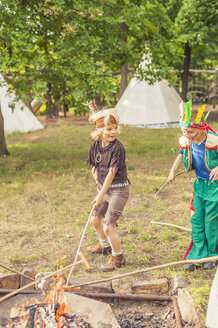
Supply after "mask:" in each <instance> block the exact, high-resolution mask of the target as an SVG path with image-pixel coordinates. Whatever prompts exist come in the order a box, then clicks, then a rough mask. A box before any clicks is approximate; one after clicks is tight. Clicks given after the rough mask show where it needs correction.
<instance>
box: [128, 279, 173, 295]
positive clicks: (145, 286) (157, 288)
mask: <svg viewBox="0 0 218 328" xmlns="http://www.w3.org/2000/svg"><path fill="white" fill-rule="evenodd" d="M168 289H169V287H168V280H167V279H166V278H162V279H153V280H145V281H138V282H137V283H135V284H134V285H132V290H133V293H134V294H165V293H167V292H168Z"/></svg>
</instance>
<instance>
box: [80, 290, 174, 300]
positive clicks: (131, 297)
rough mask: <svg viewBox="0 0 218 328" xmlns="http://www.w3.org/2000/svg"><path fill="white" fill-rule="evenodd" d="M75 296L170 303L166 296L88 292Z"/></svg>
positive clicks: (170, 298) (168, 297) (169, 297)
mask: <svg viewBox="0 0 218 328" xmlns="http://www.w3.org/2000/svg"><path fill="white" fill-rule="evenodd" d="M75 294H77V295H80V296H85V297H91V298H92V297H93V298H100V299H103V298H114V299H121V300H132V301H172V297H171V296H167V295H152V294H148V295H146V294H145V295H142V294H114V293H90V292H84V293H83V292H76V293H75Z"/></svg>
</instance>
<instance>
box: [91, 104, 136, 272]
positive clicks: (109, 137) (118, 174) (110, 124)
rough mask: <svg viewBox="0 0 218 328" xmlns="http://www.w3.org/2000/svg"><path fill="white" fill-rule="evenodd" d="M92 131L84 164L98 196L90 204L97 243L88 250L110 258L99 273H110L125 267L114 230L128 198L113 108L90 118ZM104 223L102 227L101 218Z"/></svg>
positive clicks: (121, 147)
mask: <svg viewBox="0 0 218 328" xmlns="http://www.w3.org/2000/svg"><path fill="white" fill-rule="evenodd" d="M90 122H91V123H94V124H95V126H96V130H95V131H94V132H93V133H92V134H91V135H92V138H93V139H94V140H93V141H92V144H91V147H90V150H89V159H88V163H89V164H90V165H91V169H92V174H93V177H94V179H95V182H96V186H97V190H98V194H97V196H96V197H95V199H94V201H93V203H95V211H94V213H93V216H92V218H91V221H90V222H91V224H92V225H93V226H94V228H95V230H96V233H97V235H98V238H99V243H98V244H95V245H91V246H89V247H88V251H89V252H91V253H92V254H97V253H103V254H109V253H111V252H112V254H111V255H109V257H108V261H107V263H106V264H104V265H102V266H101V269H102V270H103V271H111V270H114V269H116V268H119V267H120V266H122V265H124V264H125V258H124V255H123V251H122V249H121V244H120V238H119V236H118V234H117V232H116V230H115V227H116V222H117V220H118V218H119V217H120V215H121V214H122V210H123V208H124V206H125V204H126V202H127V199H128V197H129V184H130V182H129V179H128V177H127V172H126V162H125V149H124V147H123V145H122V143H121V142H120V141H118V140H117V139H116V137H117V135H118V134H119V117H118V114H117V112H116V110H115V109H105V110H100V111H99V112H97V113H94V114H93V115H91V117H90ZM103 217H104V222H103V224H102V219H103Z"/></svg>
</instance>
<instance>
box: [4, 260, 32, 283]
mask: <svg viewBox="0 0 218 328" xmlns="http://www.w3.org/2000/svg"><path fill="white" fill-rule="evenodd" d="M0 266H1V267H2V268H4V269H6V270H8V271H11V272H13V273H16V274H18V275H19V276H22V277H24V278H26V279H29V280H34V278H32V277H29V276H26V275H25V274H23V273H20V272H18V271H15V270H13V269H10V268H8V267H6V266H5V265H3V264H0Z"/></svg>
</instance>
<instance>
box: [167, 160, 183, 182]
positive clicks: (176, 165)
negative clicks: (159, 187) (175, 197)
mask: <svg viewBox="0 0 218 328" xmlns="http://www.w3.org/2000/svg"><path fill="white" fill-rule="evenodd" d="M182 162H183V154H179V155H178V156H177V157H176V159H175V162H174V163H173V166H172V168H171V170H170V174H169V175H168V181H169V182H173V181H174V180H175V172H176V170H177V169H178V168H179V167H180V165H181V164H182Z"/></svg>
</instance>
